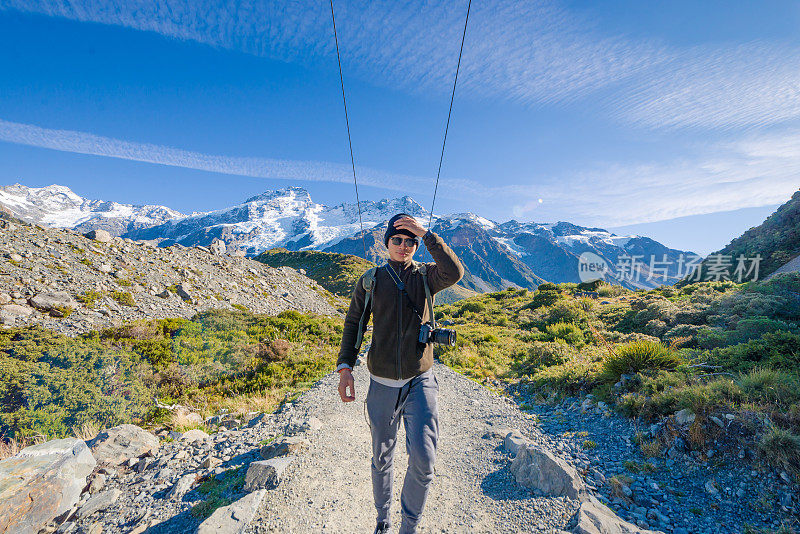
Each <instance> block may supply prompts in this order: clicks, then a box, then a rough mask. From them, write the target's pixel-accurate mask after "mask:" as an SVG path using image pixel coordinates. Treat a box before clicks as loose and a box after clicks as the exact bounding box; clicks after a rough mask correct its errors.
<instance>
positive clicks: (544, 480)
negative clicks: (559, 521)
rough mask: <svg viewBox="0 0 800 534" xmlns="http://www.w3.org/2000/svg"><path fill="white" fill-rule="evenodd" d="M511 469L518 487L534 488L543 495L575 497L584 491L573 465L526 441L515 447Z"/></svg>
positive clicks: (581, 481) (581, 494)
mask: <svg viewBox="0 0 800 534" xmlns="http://www.w3.org/2000/svg"><path fill="white" fill-rule="evenodd" d="M511 472H512V473H513V474H514V476H515V477H516V479H517V483H518V484H519V485H520V486H525V487H528V488H535V489H537V490H539V491H541V492H542V493H544V494H546V495H552V496H559V495H563V496H566V497H569V498H570V499H577V498H579V497H581V496H583V495H584V493H585V487H584V485H583V480H581V477H580V475H578V472H577V471H576V470H575V468H574V467H572V466H570V465H569V464H568V463H567V462H565V461H564V460H562V459H560V458H557V457H556V456H554V455H553V454H552V453H551V452H549V451H547V450H544V449H540V448H538V447H536V446H535V445H533V444H530V443H527V444H524V445H522V446H520V447H519V449H518V450H517V456H516V457H515V458H514V461H513V462H511Z"/></svg>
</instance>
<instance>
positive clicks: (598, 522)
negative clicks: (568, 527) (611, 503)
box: [572, 497, 656, 534]
mask: <svg viewBox="0 0 800 534" xmlns="http://www.w3.org/2000/svg"><path fill="white" fill-rule="evenodd" d="M576 519H577V521H578V523H577V525H575V527H573V529H572V532H574V533H575V534H656V533H655V532H654V531H652V530H644V529H641V528H639V527H637V526H636V525H634V524H632V523H628V522H627V521H625V520H623V519H621V518H620V517H618V516H617V514H615V513H614V511H613V510H611V508H609V507H608V506H606V505H604V504H603V503H601V502H600V501H599V500H597V499H596V498H595V497H589V498H588V499H587V500H585V501H584V502H582V503H581V507H580V508H579V509H578V513H577V514H576Z"/></svg>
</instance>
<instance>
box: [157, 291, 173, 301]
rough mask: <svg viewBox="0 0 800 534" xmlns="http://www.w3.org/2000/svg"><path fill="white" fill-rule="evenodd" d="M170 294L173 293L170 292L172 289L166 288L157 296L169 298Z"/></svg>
mask: <svg viewBox="0 0 800 534" xmlns="http://www.w3.org/2000/svg"><path fill="white" fill-rule="evenodd" d="M170 295H172V293H170V291H169V290H168V289H165V290H164V291H162V292H161V293H158V294H157V295H156V296H157V297H161V298H162V299H168V298H169V297H170Z"/></svg>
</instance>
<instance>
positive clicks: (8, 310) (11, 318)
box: [0, 304, 33, 326]
mask: <svg viewBox="0 0 800 534" xmlns="http://www.w3.org/2000/svg"><path fill="white" fill-rule="evenodd" d="M32 313H33V308H29V307H28V306H22V305H21V304H7V305H5V306H0V323H2V324H5V325H8V326H14V324H15V323H16V321H17V318H20V317H22V318H24V317H28V316H30V314H32Z"/></svg>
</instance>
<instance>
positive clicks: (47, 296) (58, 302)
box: [28, 291, 78, 311]
mask: <svg viewBox="0 0 800 534" xmlns="http://www.w3.org/2000/svg"><path fill="white" fill-rule="evenodd" d="M28 302H29V303H30V305H31V306H33V307H34V308H36V309H37V310H39V311H50V310H52V309H55V308H76V307H77V306H78V302H77V301H76V300H75V299H73V298H72V295H70V294H69V293H67V292H66V291H42V292H41V293H37V294H35V295H34V296H32V297H31V298H30V300H28Z"/></svg>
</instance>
